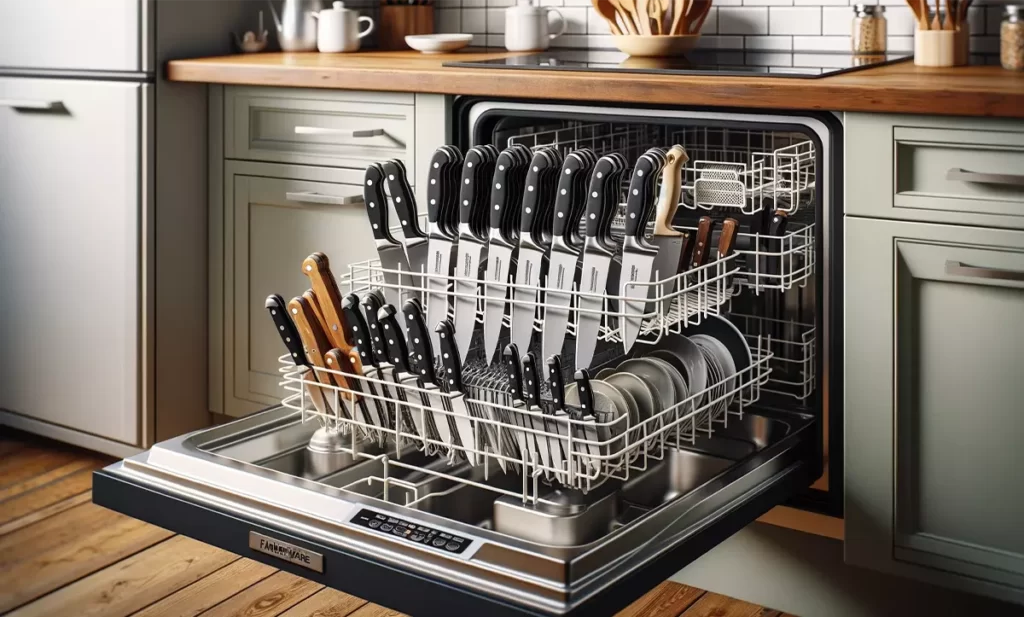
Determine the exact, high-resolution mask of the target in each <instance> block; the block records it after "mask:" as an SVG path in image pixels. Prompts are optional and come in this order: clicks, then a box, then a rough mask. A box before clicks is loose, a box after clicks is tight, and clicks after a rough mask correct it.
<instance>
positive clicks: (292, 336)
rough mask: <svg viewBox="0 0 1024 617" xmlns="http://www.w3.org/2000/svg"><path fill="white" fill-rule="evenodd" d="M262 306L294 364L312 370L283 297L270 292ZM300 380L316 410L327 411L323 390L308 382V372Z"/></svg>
mask: <svg viewBox="0 0 1024 617" xmlns="http://www.w3.org/2000/svg"><path fill="white" fill-rule="evenodd" d="M264 306H265V307H266V308H267V310H268V311H269V312H270V318H271V319H272V320H273V321H274V325H275V326H276V327H277V332H278V334H280V335H281V340H282V341H284V345H285V347H287V348H288V353H289V354H291V356H292V361H293V362H295V366H299V367H301V366H305V367H307V368H309V370H311V371H312V370H313V367H312V365H311V364H310V363H309V360H307V359H306V352H305V350H304V349H303V348H302V339H300V338H299V331H298V330H296V329H295V323H294V322H293V321H292V319H291V317H289V316H288V307H287V306H286V305H285V303H284V298H282V297H281V296H279V295H277V294H270V295H269V296H267V301H266V302H265V303H264ZM302 381H303V382H304V387H305V390H306V393H307V394H309V398H310V400H311V401H313V406H314V407H316V410H317V411H319V412H320V413H322V414H326V413H329V412H328V406H327V403H326V401H325V400H324V395H323V392H321V391H320V388H317V387H316V386H312V385H309V383H308V382H309V381H312V380H311V379H310V377H309V373H308V372H307V373H305V374H304V375H303V377H302Z"/></svg>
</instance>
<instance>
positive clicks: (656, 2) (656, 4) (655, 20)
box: [647, 0, 664, 34]
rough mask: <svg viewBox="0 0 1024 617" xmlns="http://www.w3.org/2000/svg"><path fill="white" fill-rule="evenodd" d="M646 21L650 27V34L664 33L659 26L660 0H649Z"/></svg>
mask: <svg viewBox="0 0 1024 617" xmlns="http://www.w3.org/2000/svg"><path fill="white" fill-rule="evenodd" d="M647 21H648V23H649V24H650V27H651V34H664V32H662V28H661V0H649V2H648V3H647Z"/></svg>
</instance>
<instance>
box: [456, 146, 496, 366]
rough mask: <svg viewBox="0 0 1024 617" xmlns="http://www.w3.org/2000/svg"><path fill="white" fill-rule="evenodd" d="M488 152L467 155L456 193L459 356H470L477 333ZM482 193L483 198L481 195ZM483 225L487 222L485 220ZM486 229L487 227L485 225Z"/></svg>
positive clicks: (474, 151) (476, 150)
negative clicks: (474, 334) (478, 285)
mask: <svg viewBox="0 0 1024 617" xmlns="http://www.w3.org/2000/svg"><path fill="white" fill-rule="evenodd" d="M490 155H491V152H490V151H489V150H488V149H487V148H485V147H483V146H478V147H475V148H473V149H471V150H470V151H469V152H467V153H466V159H465V162H464V164H463V167H462V183H461V185H460V193H459V248H458V258H457V259H456V261H455V276H456V277H457V278H456V281H455V293H456V296H455V334H456V343H457V345H458V349H459V354H460V357H463V358H464V357H466V356H467V355H468V354H469V346H470V344H471V343H472V341H473V332H474V331H475V330H476V306H477V280H478V278H479V276H480V265H481V264H482V263H483V260H484V258H485V257H486V248H487V235H486V232H485V231H484V230H482V229H480V227H479V223H480V217H481V212H483V213H485V215H486V202H484V201H482V200H483V199H486V197H487V194H488V191H487V189H488V188H489V182H490V179H491V173H490V170H491V169H493V164H490V165H489V164H488V162H489V157H490ZM490 161H491V163H493V159H490ZM481 193H483V196H481ZM485 222H486V219H485ZM485 227H486V225H485Z"/></svg>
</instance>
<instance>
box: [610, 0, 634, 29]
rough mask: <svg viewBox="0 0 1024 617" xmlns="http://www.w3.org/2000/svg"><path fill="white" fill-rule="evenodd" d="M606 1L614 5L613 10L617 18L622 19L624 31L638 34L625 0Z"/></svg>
mask: <svg viewBox="0 0 1024 617" xmlns="http://www.w3.org/2000/svg"><path fill="white" fill-rule="evenodd" d="M608 1H609V2H610V3H611V5H612V6H613V7H615V12H616V13H618V15H619V18H620V19H621V20H622V25H623V26H625V27H626V32H627V33H629V34H640V32H639V31H638V30H637V29H636V22H635V21H633V14H632V12H631V11H630V10H629V9H628V8H627V7H626V0H608Z"/></svg>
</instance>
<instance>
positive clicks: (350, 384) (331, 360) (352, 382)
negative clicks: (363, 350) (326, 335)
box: [324, 349, 363, 399]
mask: <svg viewBox="0 0 1024 617" xmlns="http://www.w3.org/2000/svg"><path fill="white" fill-rule="evenodd" d="M358 363H359V356H358V355H356V354H355V352H353V353H352V354H351V355H349V354H346V353H345V352H343V351H341V350H340V349H332V350H330V351H328V352H327V353H325V354H324V364H325V365H326V366H327V368H328V369H330V370H332V371H340V372H342V373H349V374H351V375H362V373H363V371H362V366H360V365H359V364H358ZM334 377H335V379H337V380H338V385H339V386H341V387H343V388H348V389H349V390H351V391H352V392H359V393H362V391H363V390H362V388H360V387H359V380H357V379H346V380H344V382H342V380H341V378H339V377H338V376H337V375H335V376H334ZM343 384H344V385H343ZM343 396H344V395H343ZM344 398H346V399H347V398H348V397H347V396H344Z"/></svg>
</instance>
